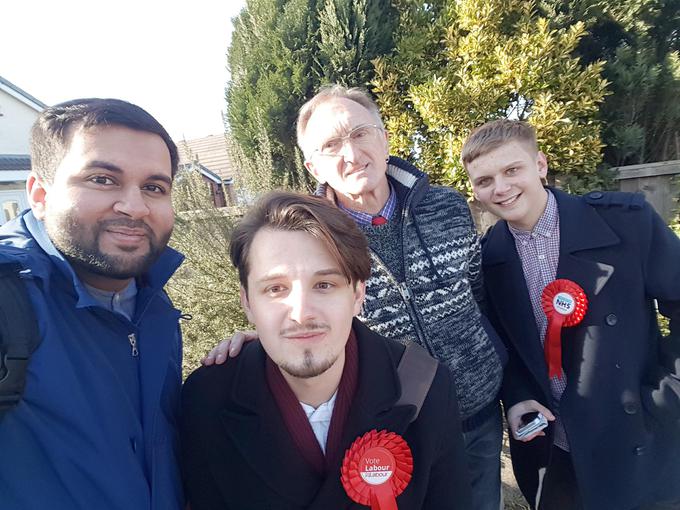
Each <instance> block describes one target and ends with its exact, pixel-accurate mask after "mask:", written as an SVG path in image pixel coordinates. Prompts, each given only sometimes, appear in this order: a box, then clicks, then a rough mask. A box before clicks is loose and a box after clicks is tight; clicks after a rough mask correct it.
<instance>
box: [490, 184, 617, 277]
mask: <svg viewBox="0 0 680 510" xmlns="http://www.w3.org/2000/svg"><path fill="white" fill-rule="evenodd" d="M549 189H550V191H552V193H553V195H554V196H555V199H556V200H557V208H558V214H559V215H560V218H561V221H560V255H562V254H567V253H575V252H578V251H582V250H589V249H593V248H602V247H606V246H612V245H615V244H618V243H619V242H621V240H620V239H619V237H618V236H617V235H616V234H615V233H614V231H612V229H611V228H609V225H607V223H606V222H605V221H604V220H603V219H602V218H601V217H600V215H599V214H597V212H596V211H595V210H594V208H593V207H592V206H590V205H588V204H587V203H586V202H585V201H584V200H583V199H582V198H581V197H579V196H574V195H570V194H568V193H565V192H564V191H560V190H558V189H554V188H549ZM508 243H514V239H513V237H512V234H511V233H510V230H509V229H508V224H507V223H506V222H505V221H502V220H501V221H499V222H498V223H496V225H495V226H493V227H492V228H491V230H490V231H489V233H488V234H487V236H486V239H485V242H484V244H485V246H484V265H485V266H492V265H496V264H503V263H506V262H509V261H511V260H512V259H513V258H515V257H516V256H517V253H516V251H515V250H509V249H508Z"/></svg>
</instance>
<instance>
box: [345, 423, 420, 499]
mask: <svg viewBox="0 0 680 510" xmlns="http://www.w3.org/2000/svg"><path fill="white" fill-rule="evenodd" d="M412 473H413V455H412V454H411V449H410V448H409V446H408V444H407V443H406V441H405V440H404V438H403V437H401V436H400V435H399V434H395V433H394V432H388V431H386V430H381V431H380V432H377V431H376V430H371V431H370V432H366V434H364V435H363V436H361V437H358V438H357V439H356V440H355V441H354V442H353V443H352V446H350V447H349V448H348V449H347V451H346V452H345V458H344V459H343V461H342V469H341V475H340V480H341V481H342V486H343V487H344V488H345V492H347V495H348V496H349V497H350V499H352V500H353V501H355V502H356V503H359V504H360V505H364V506H370V507H371V510H397V499H396V498H397V496H399V494H401V493H402V492H403V491H404V489H405V488H406V486H407V485H408V483H409V482H410V481H411V474H412Z"/></svg>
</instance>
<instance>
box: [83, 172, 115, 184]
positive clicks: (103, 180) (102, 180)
mask: <svg viewBox="0 0 680 510" xmlns="http://www.w3.org/2000/svg"><path fill="white" fill-rule="evenodd" d="M89 181H90V182H91V183H93V184H99V185H102V186H111V185H112V184H115V181H114V180H113V179H112V178H111V177H109V176H108V175H93V176H92V177H90V178H89Z"/></svg>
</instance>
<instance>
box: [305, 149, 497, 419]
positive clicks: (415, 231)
mask: <svg viewBox="0 0 680 510" xmlns="http://www.w3.org/2000/svg"><path fill="white" fill-rule="evenodd" d="M387 175H388V179H389V180H390V183H391V184H392V186H393V187H394V189H395V192H396V194H397V200H398V202H399V212H400V215H401V216H400V218H398V219H397V220H398V221H400V223H401V236H400V237H401V243H399V242H398V241H399V240H398V239H397V240H395V242H394V243H393V244H391V245H390V246H389V248H388V249H394V250H398V254H396V256H397V257H400V258H401V259H402V260H403V261H404V265H403V272H404V274H403V278H398V277H397V276H395V275H394V274H393V273H392V272H391V271H390V270H389V268H388V266H387V264H386V263H385V262H384V261H383V259H382V258H381V257H380V256H379V255H378V254H377V253H376V252H375V251H374V250H373V249H372V250H371V257H372V261H373V264H372V268H371V276H370V278H369V280H368V281H367V282H366V301H365V304H364V308H363V313H362V315H361V317H359V318H360V319H361V320H362V321H363V322H364V323H365V324H366V325H368V326H369V327H370V328H371V329H372V330H373V331H375V332H377V333H379V334H381V335H383V336H385V337H388V338H393V339H395V340H399V341H401V342H406V341H408V340H412V341H414V342H417V343H419V344H420V345H422V346H424V347H425V348H426V349H427V350H428V351H429V352H430V353H431V354H432V355H433V356H434V357H435V358H437V359H438V360H439V361H441V362H442V363H444V364H445V365H447V366H448V367H449V368H450V370H451V371H452V373H453V375H454V378H455V381H456V390H457V394H458V400H459V403H460V411H461V415H462V417H463V419H467V418H470V417H471V416H473V415H474V414H475V413H477V412H478V411H480V410H481V409H482V408H484V407H485V406H487V405H488V404H490V403H491V402H492V401H494V400H496V399H497V394H498V390H499V388H500V385H501V380H502V375H503V366H502V363H501V358H500V356H499V354H498V352H497V351H496V348H495V347H494V344H493V343H492V341H491V340H490V338H489V336H488V335H487V332H486V331H485V329H484V326H483V324H482V321H483V320H482V316H481V313H480V310H479V307H478V305H477V301H476V299H475V297H477V299H479V300H481V297H482V296H483V282H482V275H481V254H480V246H479V237H478V235H477V232H476V230H475V227H474V223H473V221H472V217H471V215H470V209H469V207H468V205H467V202H466V201H465V199H464V198H463V197H462V196H461V195H460V194H459V193H458V192H456V191H454V190H452V189H450V188H445V187H441V186H430V185H429V183H428V178H427V175H425V174H424V173H422V172H421V171H419V170H418V169H416V168H415V167H414V166H413V165H411V164H410V163H408V162H406V161H403V160H401V159H399V158H395V157H391V158H390V160H389V163H388V170H387ZM327 191H328V190H327V189H326V186H325V185H321V186H320V187H319V189H318V190H317V194H320V195H328V194H329V193H327ZM364 232H365V233H366V235H367V237H368V238H369V243H370V242H371V232H372V229H370V228H369V229H364ZM371 244H374V243H371ZM381 246H382V249H383V250H384V249H385V243H384V242H383V243H382V244H381ZM393 255H394V254H393ZM484 322H485V323H486V321H484Z"/></svg>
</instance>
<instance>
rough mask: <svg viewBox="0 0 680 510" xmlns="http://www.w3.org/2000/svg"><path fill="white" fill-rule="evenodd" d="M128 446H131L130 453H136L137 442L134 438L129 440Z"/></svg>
mask: <svg viewBox="0 0 680 510" xmlns="http://www.w3.org/2000/svg"><path fill="white" fill-rule="evenodd" d="M130 446H132V451H133V452H135V453H137V440H136V439H135V438H134V437H131V438H130Z"/></svg>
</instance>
